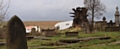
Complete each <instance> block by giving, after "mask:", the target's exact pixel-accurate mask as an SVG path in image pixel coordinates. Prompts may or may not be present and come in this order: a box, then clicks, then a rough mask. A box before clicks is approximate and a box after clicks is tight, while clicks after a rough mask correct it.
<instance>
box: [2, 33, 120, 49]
mask: <svg viewBox="0 0 120 49" xmlns="http://www.w3.org/2000/svg"><path fill="white" fill-rule="evenodd" d="M103 36H109V37H112V38H111V39H108V40H99V39H94V40H90V41H85V42H79V43H74V44H69V45H64V46H50V45H49V44H51V43H52V44H54V43H56V41H58V40H59V39H66V38H87V37H103ZM48 38H50V39H52V40H41V39H32V40H28V41H27V43H28V47H29V49H57V48H61V49H63V48H68V49H119V48H120V43H118V44H112V45H109V43H111V42H115V41H120V33H119V32H96V33H91V34H90V33H88V34H86V33H83V32H80V33H79V36H76V37H66V36H65V35H61V36H54V37H48ZM45 45H46V46H45ZM0 49H5V46H1V47H0Z"/></svg>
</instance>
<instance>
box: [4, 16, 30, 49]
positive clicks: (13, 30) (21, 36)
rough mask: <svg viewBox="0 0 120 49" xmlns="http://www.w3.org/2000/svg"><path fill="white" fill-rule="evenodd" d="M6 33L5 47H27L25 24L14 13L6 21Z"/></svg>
mask: <svg viewBox="0 0 120 49" xmlns="http://www.w3.org/2000/svg"><path fill="white" fill-rule="evenodd" d="M6 35H7V37H6V46H7V49H28V48H27V41H26V31H25V26H24V24H23V22H22V21H21V20H20V19H19V18H18V17H17V16H16V15H15V16H13V17H12V18H11V19H10V20H9V21H8V24H7V33H6Z"/></svg>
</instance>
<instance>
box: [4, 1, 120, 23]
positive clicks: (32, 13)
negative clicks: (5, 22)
mask: <svg viewBox="0 0 120 49" xmlns="http://www.w3.org/2000/svg"><path fill="white" fill-rule="evenodd" d="M5 2H7V1H5ZM101 2H102V3H103V4H104V5H105V6H106V11H107V12H106V13H104V15H103V16H106V17H107V20H108V21H109V20H113V21H114V13H115V11H116V6H118V7H120V0H101ZM78 6H80V7H81V6H82V7H83V6H84V4H83V0H11V5H10V8H9V14H8V17H9V18H11V17H12V16H13V15H17V16H19V17H20V18H21V19H22V20H23V21H54V20H57V21H65V20H72V19H73V18H72V17H70V16H71V14H69V13H70V12H72V10H71V9H72V8H76V7H78ZM119 11H120V9H119ZM97 20H101V19H97Z"/></svg>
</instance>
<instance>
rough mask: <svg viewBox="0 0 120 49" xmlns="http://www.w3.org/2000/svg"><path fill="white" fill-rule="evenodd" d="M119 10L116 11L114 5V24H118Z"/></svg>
mask: <svg viewBox="0 0 120 49" xmlns="http://www.w3.org/2000/svg"><path fill="white" fill-rule="evenodd" d="M119 16H120V14H119V11H118V7H116V12H115V24H116V26H119Z"/></svg>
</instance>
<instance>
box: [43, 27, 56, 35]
mask: <svg viewBox="0 0 120 49" xmlns="http://www.w3.org/2000/svg"><path fill="white" fill-rule="evenodd" d="M42 32H44V36H46V37H52V36H55V29H49V28H48V29H42Z"/></svg>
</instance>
